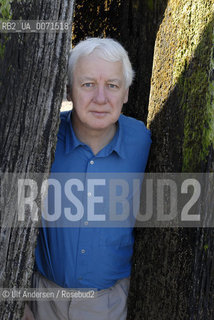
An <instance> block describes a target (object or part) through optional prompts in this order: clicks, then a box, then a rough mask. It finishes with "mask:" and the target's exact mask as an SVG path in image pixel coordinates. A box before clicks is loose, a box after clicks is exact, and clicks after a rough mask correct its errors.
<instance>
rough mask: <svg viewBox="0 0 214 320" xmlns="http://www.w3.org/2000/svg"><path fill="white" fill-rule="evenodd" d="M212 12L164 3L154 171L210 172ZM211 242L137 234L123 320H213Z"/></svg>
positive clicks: (163, 233)
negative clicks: (124, 319)
mask: <svg viewBox="0 0 214 320" xmlns="http://www.w3.org/2000/svg"><path fill="white" fill-rule="evenodd" d="M213 6H214V4H213V1H212V0H206V1H204V0H196V1H191V0H176V1H175V0H170V1H169V2H168V5H167V8H166V11H165V17H164V20H163V22H162V24H161V26H160V29H159V32H158V35H157V39H156V44H155V52H154V62H153V73H152V81H151V93H150V103H149V115H148V124H149V126H150V128H151V130H152V137H153V146H152V150H151V157H150V162H149V170H150V171H152V172H209V171H212V172H213V171H214V168H213V163H214V153H213V146H214V127H213V123H214V105H213V101H214V100H213V97H214V77H213V66H214V52H213V32H214V20H213V19H214V17H213V14H214V8H213ZM211 197H212V199H213V198H214V197H213V195H211ZM207 210H211V211H210V212H213V210H214V206H213V203H212V206H211V207H210V208H208V209H207ZM204 213H205V212H204ZM213 239H214V238H213V230H212V229H209V230H208V229H144V230H137V237H136V245H135V254H134V261H133V269H132V278H131V290H130V297H129V316H128V319H130V320H135V319H136V320H137V319H148V320H150V319H151V320H158V319H160V320H166V319H170V320H172V319H176V320H178V319H181V320H183V319H204V320H205V319H213V318H214V308H213V298H214V290H213V284H214V281H213V267H214V264H213V256H214V241H213Z"/></svg>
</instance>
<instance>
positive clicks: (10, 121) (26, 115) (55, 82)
mask: <svg viewBox="0 0 214 320" xmlns="http://www.w3.org/2000/svg"><path fill="white" fill-rule="evenodd" d="M6 2H8V6H10V4H9V1H6ZM72 8H73V1H68V0H56V1H48V0H37V1H36V2H35V1H31V0H29V1H27V2H26V1H15V0H14V1H13V2H12V3H11V12H12V19H13V20H19V19H22V20H37V21H41V20H49V21H53V20H54V21H60V20H62V21H64V22H65V21H66V22H67V23H68V25H67V26H68V30H67V31H66V32H63V31H59V32H45V33H7V34H1V60H0V63H1V68H0V108H1V117H0V134H1V149H0V173H1V182H2V184H1V187H2V188H3V187H4V186H5V185H4V182H5V181H6V179H7V177H8V176H7V173H8V172H10V173H12V175H10V177H12V178H13V179H14V181H15V179H16V177H17V175H18V173H25V174H26V176H27V175H28V174H30V173H41V178H45V177H47V176H48V173H49V170H50V166H51V163H52V161H53V155H54V151H55V144H56V134H57V129H58V125H59V109H60V105H61V101H62V97H63V89H64V85H65V75H66V68H67V57H68V51H69V47H70V38H71V22H72ZM2 12H3V11H2ZM7 12H9V11H7ZM3 13H4V14H5V11H4V12H3ZM8 17H9V18H11V16H10V15H8ZM8 17H6V16H4V18H8ZM14 181H13V180H11V181H10V184H9V185H7V188H9V189H7V190H6V191H5V190H2V194H4V192H6V193H7V196H6V198H4V199H1V200H2V202H4V203H7V204H8V203H9V207H8V208H7V212H6V211H5V210H4V208H2V210H1V239H0V244H1V251H0V264H1V266H0V270H1V273H0V281H1V282H0V283H1V287H2V288H27V287H29V285H30V279H31V275H32V270H33V265H34V249H35V244H36V237H37V228H36V226H37V224H36V222H32V221H31V218H30V217H28V218H27V222H26V225H27V227H25V228H22V227H20V225H19V224H16V223H15V222H14V223H13V224H12V227H11V221H16V218H17V216H16V215H17V203H16V195H15V194H14V187H15V186H14ZM2 194H1V195H2ZM8 212H9V216H5V215H6V213H8ZM22 312H23V302H22V301H9V300H4V301H2V303H1V308H0V318H1V319H2V320H3V319H5V320H8V319H20V318H21V314H22Z"/></svg>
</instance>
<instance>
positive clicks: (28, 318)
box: [21, 303, 35, 320]
mask: <svg viewBox="0 0 214 320" xmlns="http://www.w3.org/2000/svg"><path fill="white" fill-rule="evenodd" d="M21 320H35V318H34V315H33V313H32V311H31V310H30V307H29V306H28V304H27V303H26V304H25V309H24V315H23V317H22V319H21Z"/></svg>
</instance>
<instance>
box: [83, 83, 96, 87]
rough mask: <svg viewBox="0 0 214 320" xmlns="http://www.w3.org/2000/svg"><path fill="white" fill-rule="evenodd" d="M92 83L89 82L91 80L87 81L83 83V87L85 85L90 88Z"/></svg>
mask: <svg viewBox="0 0 214 320" xmlns="http://www.w3.org/2000/svg"><path fill="white" fill-rule="evenodd" d="M93 85H94V84H93V83H91V82H87V83H83V87H86V88H91V87H93Z"/></svg>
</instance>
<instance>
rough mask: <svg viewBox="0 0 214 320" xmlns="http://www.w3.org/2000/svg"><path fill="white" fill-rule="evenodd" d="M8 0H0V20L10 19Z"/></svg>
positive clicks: (9, 2)
mask: <svg viewBox="0 0 214 320" xmlns="http://www.w3.org/2000/svg"><path fill="white" fill-rule="evenodd" d="M11 2H12V1H10V0H1V2H0V21H2V20H10V19H12V14H11Z"/></svg>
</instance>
